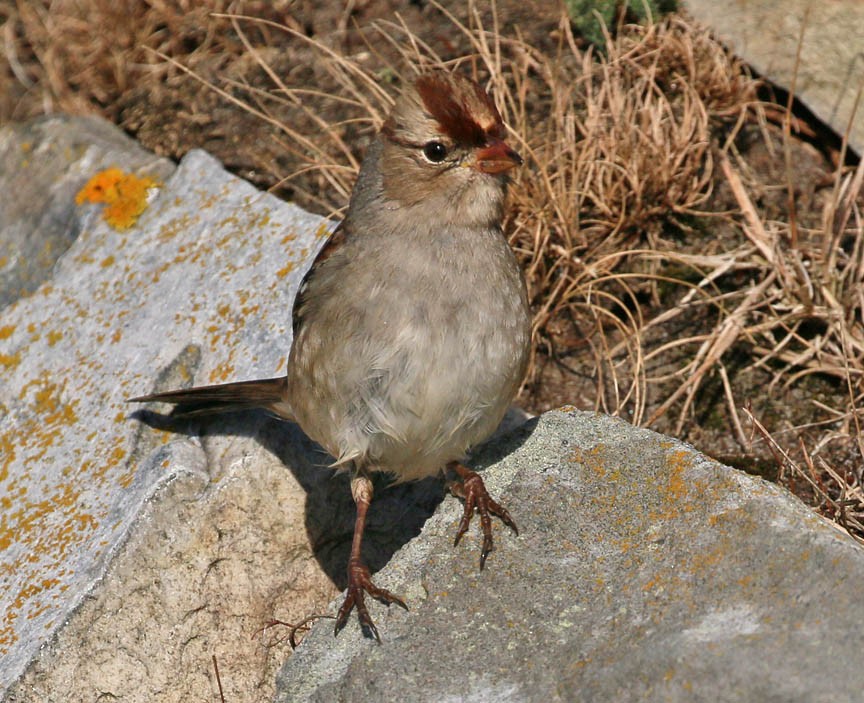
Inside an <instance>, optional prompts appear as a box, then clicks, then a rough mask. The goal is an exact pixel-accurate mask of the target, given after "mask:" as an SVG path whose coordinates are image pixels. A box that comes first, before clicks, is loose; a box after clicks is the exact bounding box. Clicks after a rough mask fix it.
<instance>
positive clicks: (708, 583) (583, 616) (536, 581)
mask: <svg viewBox="0 0 864 703" xmlns="http://www.w3.org/2000/svg"><path fill="white" fill-rule="evenodd" d="M477 463H478V464H479V465H484V464H486V465H488V468H487V469H486V470H485V472H484V478H485V479H486V482H487V485H488V486H489V487H490V490H491V491H492V492H493V493H494V494H495V495H497V496H499V497H500V499H501V501H502V502H503V503H504V504H505V505H507V506H508V508H509V509H510V512H511V514H512V515H513V517H514V519H515V520H516V521H517V523H518V525H519V528H520V534H519V536H518V537H514V536H513V535H510V534H508V533H507V531H506V530H497V534H496V543H495V544H496V549H495V551H494V552H493V553H492V555H491V556H490V557H489V560H488V561H487V564H486V568H485V569H484V570H483V571H482V572H481V571H479V570H478V568H477V550H476V547H477V544H476V540H477V530H476V527H475V528H473V529H472V530H471V531H470V532H469V533H468V535H466V537H465V539H463V542H462V543H461V544H460V545H459V547H457V548H455V549H454V548H453V546H452V539H453V534H454V531H455V529H456V525H457V523H458V519H459V516H460V514H461V506H460V505H459V503H458V502H457V501H456V500H455V499H447V500H445V501H444V503H443V504H442V506H441V508H440V509H439V511H438V513H436V515H435V516H433V517H432V518H431V519H430V520H429V521H428V522H427V523H426V526H425V527H424V529H423V532H422V533H421V535H420V537H418V538H417V539H415V540H413V541H412V542H410V543H409V544H407V545H406V546H405V547H403V549H402V550H401V551H400V552H398V553H397V554H396V555H395V556H394V558H393V559H392V560H391V562H390V563H389V564H388V565H387V567H386V568H385V569H384V570H383V571H382V572H381V573H379V574H378V576H377V577H376V582H377V583H378V585H380V586H381V587H383V588H387V589H389V590H391V591H393V592H394V593H397V594H400V595H403V596H404V597H405V599H406V601H407V603H408V605H409V607H410V608H411V610H410V611H409V612H404V611H402V610H401V609H399V608H390V609H389V610H387V611H385V612H382V611H383V608H378V609H377V611H375V612H373V615H374V617H375V618H376V622H377V625H378V629H379V630H380V632H381V633H382V638H383V640H384V641H383V644H382V645H381V646H374V645H373V644H371V643H370V642H369V641H368V640H363V639H362V637H361V636H360V633H359V628H358V627H356V626H355V627H350V626H349V627H346V629H345V631H344V632H343V633H342V634H340V636H339V638H338V639H336V640H334V639H333V633H332V621H323V622H321V623H320V624H319V625H317V626H316V627H315V629H314V630H313V631H312V632H311V633H310V634H309V635H308V636H307V638H306V639H305V640H304V642H303V644H302V645H301V646H300V648H299V649H298V651H297V652H296V653H295V654H294V656H293V657H292V658H291V659H289V660H288V662H287V663H286V665H285V667H284V668H283V670H282V671H281V673H280V678H279V684H278V688H279V695H278V698H277V700H279V701H284V702H285V703H287V702H288V701H291V702H292V703H298V702H300V701H321V702H324V701H356V700H370V701H372V700H399V701H407V702H409V703H412V702H415V701H416V702H421V701H422V702H426V701H520V703H523V702H524V703H531V702H537V703H545V702H547V701H681V702H682V703H683V702H684V701H687V702H691V701H711V702H712V703H713V702H716V701H730V702H732V701H769V700H771V701H802V702H803V701H825V702H826V703H827V702H828V701H831V702H832V703H833V702H837V701H844V702H849V703H852V702H853V701H858V700H860V698H861V691H862V690H864V667H861V666H859V662H858V661H857V659H856V658H855V656H854V654H852V653H855V652H860V651H862V648H864V605H862V604H864V549H862V547H861V546H860V545H858V544H857V543H856V542H854V541H853V540H852V539H851V538H850V537H849V536H848V535H846V534H844V533H841V532H840V531H839V530H837V529H836V527H834V526H833V525H831V524H829V523H827V522H825V521H824V520H823V519H822V518H819V517H817V516H816V515H814V514H813V513H812V512H810V510H808V509H807V508H806V507H805V506H804V505H802V504H801V503H800V502H799V501H798V500H797V499H795V498H794V497H792V496H791V495H789V494H787V493H786V492H784V491H782V490H781V489H779V488H777V487H775V486H773V485H770V484H767V483H765V482H763V481H761V480H759V479H755V478H753V477H751V476H747V475H745V474H742V473H740V472H738V471H735V470H733V469H730V468H728V467H725V466H722V465H720V464H718V463H717V462H715V461H713V460H711V459H708V458H707V457H705V456H703V455H700V454H699V453H698V452H696V451H695V450H694V449H693V448H692V447H689V446H687V445H685V444H683V443H681V442H678V441H676V440H672V439H669V438H668V437H663V436H661V435H658V434H655V433H653V432H650V431H647V430H641V429H636V428H634V427H632V426H630V425H628V424H626V423H624V422H622V421H621V420H615V419H612V418H609V417H605V416H601V415H597V414H594V413H584V412H576V411H566V412H551V413H547V414H545V415H543V416H542V417H540V418H539V419H537V420H532V421H530V422H529V423H527V424H526V425H524V426H523V427H522V428H521V429H519V430H517V431H515V432H514V433H513V434H512V435H510V437H509V438H507V439H506V440H504V442H503V443H501V444H499V445H498V446H495V447H494V448H492V449H491V450H490V451H489V452H487V453H486V454H485V455H483V456H480V457H479V458H478V462H477ZM372 607H373V608H374V607H375V605H373V606H372Z"/></svg>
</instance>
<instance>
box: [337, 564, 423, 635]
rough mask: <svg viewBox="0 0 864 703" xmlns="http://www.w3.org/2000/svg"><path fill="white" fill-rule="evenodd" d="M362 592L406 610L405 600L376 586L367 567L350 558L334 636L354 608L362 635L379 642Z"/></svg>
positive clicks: (388, 604)
mask: <svg viewBox="0 0 864 703" xmlns="http://www.w3.org/2000/svg"><path fill="white" fill-rule="evenodd" d="M364 593H368V594H369V595H370V596H372V597H373V598H374V599H375V600H377V601H378V602H379V603H383V604H384V605H386V606H388V607H389V606H390V604H391V603H395V604H396V605H398V606H400V607H401V608H404V609H405V610H408V606H407V605H405V601H403V600H402V599H401V598H400V597H399V596H396V595H394V594H392V593H390V591H388V590H386V589H383V588H378V586H376V585H375V584H374V583H372V576H371V575H370V574H369V569H368V568H366V565H365V564H362V563H360V562H359V561H354V560H351V561H350V562H349V563H348V592H347V593H346V595H345V600H344V601H343V603H342V607H341V608H339V612H338V614H337V615H336V626H335V627H334V629H333V634H334V636H335V635H338V634H339V633H340V632H341V631H342V628H343V627H345V623H347V622H348V616H349V615H350V614H351V611H352V610H354V609H355V608H356V609H357V619H358V620H359V621H360V629H361V630H362V631H363V636H364V637H369V638H372V637H374V638H375V640H376V641H377V642H378V643H379V644H380V643H381V637H380V636H379V635H378V628H376V627H375V623H374V622H372V616H371V615H369V610H368V609H367V608H366V601H365V598H364Z"/></svg>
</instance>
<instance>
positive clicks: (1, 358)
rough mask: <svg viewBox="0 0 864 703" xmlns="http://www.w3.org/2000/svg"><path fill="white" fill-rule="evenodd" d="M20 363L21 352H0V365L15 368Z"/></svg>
mask: <svg viewBox="0 0 864 703" xmlns="http://www.w3.org/2000/svg"><path fill="white" fill-rule="evenodd" d="M20 363H21V352H18V353H17V354H0V366H5V367H6V368H7V369H11V368H15V367H16V366H18V364H20Z"/></svg>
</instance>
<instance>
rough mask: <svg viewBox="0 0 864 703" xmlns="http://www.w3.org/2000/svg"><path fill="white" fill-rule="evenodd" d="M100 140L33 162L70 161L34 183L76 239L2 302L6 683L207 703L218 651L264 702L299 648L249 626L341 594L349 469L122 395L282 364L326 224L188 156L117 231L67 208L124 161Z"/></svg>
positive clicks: (14, 691)
mask: <svg viewBox="0 0 864 703" xmlns="http://www.w3.org/2000/svg"><path fill="white" fill-rule="evenodd" d="M63 124H64V121H63V120H62V119H59V118H57V119H56V120H55V121H54V122H52V127H51V130H52V132H53V133H54V134H61V133H62V132H63ZM67 124H68V126H69V128H70V130H72V131H73V132H75V133H79V132H78V131H77V130H79V129H80V122H79V121H78V120H69V121H68V122H67ZM43 127H44V124H43V125H42V126H40V125H39V123H37V125H36V126H30V127H25V128H20V129H17V130H13V133H16V134H19V135H28V134H32V133H33V131H34V130H35V131H38V129H42V128H43ZM79 134H80V133H79ZM92 134H93V139H95V140H97V141H98V140H102V141H101V142H99V143H98V145H95V146H94V145H85V144H84V143H81V145H80V149H70V150H69V153H68V154H67V158H68V160H69V163H67V164H66V165H65V166H64V165H61V162H62V154H60V155H58V154H57V149H59V147H55V146H51V144H58V143H59V144H63V143H65V142H64V138H63V137H58V138H57V139H56V140H53V141H52V140H48V142H46V143H47V144H48V146H46V147H45V148H44V149H39V150H32V151H31V152H30V153H31V157H30V158H31V159H33V162H31V163H30V164H29V165H28V168H30V169H31V173H48V172H49V171H50V170H51V169H52V168H53V169H55V170H56V171H57V173H58V174H60V173H72V172H74V176H70V181H69V182H72V181H76V184H75V186H74V187H67V186H68V183H65V184H64V185H63V187H60V188H58V189H51V188H46V189H44V190H38V189H37V190H35V191H34V193H33V194H31V195H33V196H34V197H35V195H38V194H40V193H41V194H42V196H43V198H44V202H43V204H42V210H44V211H51V212H56V213H65V214H63V215H60V214H58V215H57V219H58V225H57V229H58V230H62V231H78V232H80V234H79V235H78V237H77V238H76V239H75V240H74V241H73V242H72V243H71V245H70V246H69V248H68V250H67V251H66V252H65V254H63V255H62V256H61V257H60V258H59V260H58V261H57V264H56V266H55V267H54V268H53V270H52V271H51V272H50V273H51V278H50V279H49V280H48V281H47V282H46V283H45V284H44V285H42V286H40V287H38V288H37V289H36V290H35V291H33V292H32V294H31V295H29V296H28V297H25V298H21V299H19V300H18V301H17V302H15V303H13V304H11V305H9V306H8V307H6V308H5V309H3V310H2V311H0V330H2V332H0V361H2V364H3V366H2V368H3V373H2V374H0V496H2V499H0V500H2V502H0V573H2V580H0V606H2V607H0V612H2V613H3V618H4V619H3V623H2V627H0V658H2V666H0V695H2V692H3V691H4V690H5V691H6V700H9V701H40V702H43V701H78V700H80V701H92V700H94V699H95V698H97V697H98V695H99V694H100V692H101V693H102V694H105V695H106V696H107V695H108V694H110V695H112V696H116V697H117V698H120V699H122V700H142V701H143V700H154V699H156V698H158V699H159V700H163V701H168V700H176V701H185V700H194V699H203V698H207V697H209V696H210V695H211V693H212V692H213V691H214V690H215V688H214V686H215V684H214V679H213V665H212V662H211V657H212V656H213V655H215V656H216V657H217V660H218V661H219V662H220V665H221V673H222V679H223V683H224V685H225V689H226V693H228V694H229V695H230V694H232V693H234V694H235V695H233V696H232V698H231V699H232V700H239V699H240V698H239V697H238V696H240V695H241V693H242V695H243V696H252V697H254V698H257V697H259V695H258V693H259V692H260V697H262V698H267V697H270V696H271V695H272V691H273V680H274V676H275V669H276V667H277V666H278V665H279V664H281V662H282V660H283V658H284V657H285V656H287V653H286V651H285V650H286V649H287V646H281V647H272V648H270V647H267V646H264V643H263V641H262V638H260V637H259V638H255V637H253V634H254V633H255V631H256V630H257V629H259V628H260V627H261V626H262V625H263V624H265V623H266V622H267V621H268V620H269V619H270V618H272V617H274V616H275V617H302V615H303V614H305V613H307V612H309V611H310V610H312V609H313V608H314V606H315V604H316V603H320V602H321V601H322V600H323V601H325V602H326V600H328V599H329V598H330V597H332V596H333V595H334V593H335V587H334V585H333V581H332V580H331V578H330V576H329V575H328V573H327V571H326V568H325V567H326V565H327V563H328V562H327V558H328V549H329V551H330V552H332V553H333V554H334V555H336V556H338V552H339V551H340V550H341V549H343V547H342V545H343V543H344V542H345V541H346V540H350V532H351V521H352V519H353V518H352V517H351V515H350V513H345V510H344V502H345V501H347V502H348V503H349V504H350V496H349V495H348V488H347V485H346V484H345V477H342V478H338V479H333V478H332V477H331V474H330V472H328V471H326V470H321V469H320V464H322V463H323V462H325V457H323V455H322V453H321V452H320V450H317V448H315V447H314V446H312V445H311V444H310V443H309V442H308V441H305V440H303V439H302V437H301V435H300V434H299V431H298V430H296V428H294V429H291V427H290V426H287V425H284V424H279V425H278V426H277V425H276V424H275V421H273V420H270V419H268V418H266V417H265V416H263V415H261V414H255V413H247V414H245V415H242V416H234V417H233V418H225V419H219V420H215V421H212V422H198V423H185V424H182V423H180V424H179V425H178V424H177V423H176V422H175V423H173V424H172V423H171V422H169V421H167V420H164V419H163V420H160V419H159V417H158V416H156V415H154V414H153V413H147V412H146V411H145V412H144V413H139V414H136V415H133V413H134V411H135V410H136V408H135V407H134V406H130V405H128V404H127V403H126V402H125V399H126V398H129V397H131V396H134V395H138V394H142V393H147V392H150V391H152V390H153V389H154V388H156V387H159V388H164V387H167V386H169V385H174V384H177V385H179V384H188V383H191V382H193V381H197V382H199V383H206V382H218V381H220V380H223V379H227V378H236V379H242V378H251V377H256V376H259V377H260V376H268V375H275V374H278V373H280V372H284V366H285V357H286V355H287V352H288V349H289V345H290V341H291V332H290V306H291V301H292V299H293V296H294V291H295V290H296V287H297V285H298V284H299V281H300V278H301V277H302V275H303V271H304V268H305V266H306V263H307V261H308V260H309V258H310V257H311V256H313V255H314V252H315V250H316V248H317V247H318V246H319V244H320V243H321V242H323V238H324V235H325V232H326V227H325V225H326V223H325V222H323V221H322V220H321V219H320V218H318V217H315V216H312V215H309V214H308V213H305V212H302V211H301V210H299V209H297V208H295V207H293V206H290V205H286V204H285V203H283V202H281V201H279V200H277V199H276V198H274V197H271V196H269V195H267V194H264V193H260V192H258V191H256V190H255V189H254V188H252V187H251V186H250V185H248V184H246V183H244V182H243V181H240V180H239V179H236V178H233V177H232V176H230V175H229V174H227V173H226V172H225V171H223V170H222V169H221V168H220V166H219V164H218V163H216V162H215V161H214V160H213V159H212V158H211V157H209V156H207V155H206V154H204V153H203V152H194V153H191V154H189V155H188V156H187V157H186V158H185V159H184V160H183V162H182V163H181V164H180V166H179V167H178V168H177V170H176V172H175V173H174V174H173V176H171V177H170V178H168V179H167V180H166V181H165V183H164V186H163V187H162V188H161V189H160V190H159V191H158V194H157V196H156V197H155V199H154V200H153V201H152V202H151V203H150V205H149V207H148V209H147V210H146V211H145V212H144V214H143V215H142V216H141V217H140V219H139V221H138V223H137V225H135V226H134V227H132V228H131V229H129V230H126V231H123V232H118V231H115V230H113V229H111V228H110V227H109V226H108V225H107V224H105V223H104V222H103V221H102V219H101V217H100V212H99V211H100V208H99V206H83V207H78V208H76V207H75V206H74V204H72V202H73V199H74V195H75V192H76V190H77V188H79V187H80V186H81V185H83V182H84V181H86V179H87V178H88V177H89V176H90V175H92V173H89V172H88V168H87V166H88V165H91V166H92V168H93V169H94V172H95V171H96V170H99V169H100V168H101V167H102V166H103V165H105V163H106V162H105V159H108V158H110V159H112V160H115V159H116V161H115V163H114V164H113V165H117V166H120V167H127V159H126V155H125V153H124V152H123V151H122V144H124V143H126V140H125V138H123V137H122V135H120V134H119V132H115V133H114V134H113V135H111V134H109V136H108V137H107V139H106V137H105V134H104V131H103V130H102V128H101V127H99V129H98V130H96V131H94V132H93V133H92ZM22 138H23V137H22ZM79 138H80V137H76V139H79ZM118 143H119V144H120V145H121V146H117V145H118ZM19 149H20V145H19ZM9 151H10V152H11V151H14V146H9ZM138 152H139V150H138V149H133V150H132V151H131V152H130V154H129V159H131V160H132V162H133V163H134V162H135V159H137V158H138V156H137V154H138ZM82 154H83V156H82ZM105 154H111V156H110V157H108V156H104V155H105ZM94 155H95V156H94ZM103 157H104V158H103ZM39 158H44V159H45V161H44V162H40V163H36V160H37V159H39ZM149 158H150V159H151V160H152V161H153V162H154V163H157V160H156V159H155V157H152V156H150V157H149ZM70 164H71V165H70ZM58 199H60V200H62V201H63V202H56V200H58ZM15 207H16V205H15V203H8V202H7V201H5V200H4V202H3V208H2V209H3V210H4V215H3V217H2V221H3V222H5V223H7V224H8V223H10V222H11V223H12V224H11V226H12V227H13V228H16V227H19V226H21V225H20V223H21V222H23V221H25V220H26V218H25V217H23V216H22V217H17V216H15V213H14V212H13V213H12V214H10V210H14V209H15ZM28 208H29V211H30V212H38V211H39V207H38V205H35V204H33V203H32V202H31V205H29V206H28ZM63 217H67V218H68V221H66V222H65V224H64V223H63V222H59V221H60V220H62V218H63ZM29 221H30V222H31V224H32V223H40V222H41V221H40V220H38V218H37V219H35V220H34V219H31V220H29ZM34 226H36V225H34ZM39 226H41V225H39ZM142 420H143V421H146V422H149V423H150V424H151V425H153V427H151V426H147V425H146V424H144V423H143V422H142ZM162 426H171V428H172V429H174V430H175V431H176V432H175V433H169V432H165V431H160V429H159V428H160V427H162ZM286 428H287V431H286ZM289 467H290V468H289ZM292 469H293V471H292ZM337 490H338V491H339V495H340V496H341V495H342V493H344V494H345V497H344V499H343V498H341V497H340V498H339V499H338V500H337V499H334V501H335V506H336V507H335V508H334V504H331V502H330V496H331V494H332V493H333V492H334V491H337ZM339 501H343V502H339ZM409 504H410V503H409ZM402 509H403V510H404V507H403V508H402ZM333 510H337V511H340V510H341V513H345V514H344V520H337V519H334V518H333ZM429 510H431V508H429V509H427V512H428V511H429ZM341 513H339V512H337V515H341ZM346 525H347V526H346ZM325 528H326V529H325ZM414 529H415V532H416V530H417V527H415V528H414ZM340 530H341V532H340ZM313 540H321V541H323V542H324V546H320V545H319V546H318V547H317V548H316V549H313ZM396 546H398V544H397V545H396ZM344 549H345V550H346V551H347V547H345V548H344ZM393 549H395V546H394V547H390V552H392V551H393ZM336 556H334V557H333V559H335V558H336ZM380 558H381V559H383V558H386V557H380ZM322 563H324V564H325V566H322ZM341 569H344V563H343V564H342V566H341V567H340V570H341ZM337 580H338V579H337ZM25 670H26V673H24V675H23V676H22V672H25ZM8 687H11V688H8ZM7 688H8V690H7ZM238 692H240V693H238Z"/></svg>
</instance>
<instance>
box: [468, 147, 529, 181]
mask: <svg viewBox="0 0 864 703" xmlns="http://www.w3.org/2000/svg"><path fill="white" fill-rule="evenodd" d="M521 165H522V157H521V156H519V154H517V153H516V152H515V151H513V149H511V148H510V147H509V146H507V144H505V143H504V142H503V141H501V140H500V139H491V140H490V141H489V143H488V144H486V146H484V147H481V148H479V149H477V150H476V151H475V152H474V168H476V169H477V170H478V171H480V172H481V173H491V174H496V173H504V172H505V171H509V170H510V169H511V168H513V167H514V166H521Z"/></svg>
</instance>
